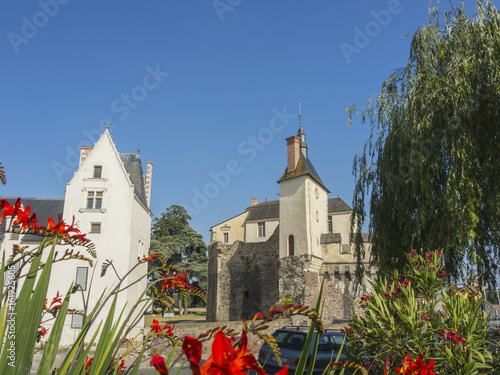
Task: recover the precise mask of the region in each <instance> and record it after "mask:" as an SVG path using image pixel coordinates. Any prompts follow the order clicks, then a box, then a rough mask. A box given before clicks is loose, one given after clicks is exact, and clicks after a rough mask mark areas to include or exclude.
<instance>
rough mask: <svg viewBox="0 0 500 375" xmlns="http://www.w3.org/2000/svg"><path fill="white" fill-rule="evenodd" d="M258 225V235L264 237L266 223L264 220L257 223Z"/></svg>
mask: <svg viewBox="0 0 500 375" xmlns="http://www.w3.org/2000/svg"><path fill="white" fill-rule="evenodd" d="M257 225H258V227H259V234H258V236H259V237H265V236H266V223H265V222H260V223H258V224H257Z"/></svg>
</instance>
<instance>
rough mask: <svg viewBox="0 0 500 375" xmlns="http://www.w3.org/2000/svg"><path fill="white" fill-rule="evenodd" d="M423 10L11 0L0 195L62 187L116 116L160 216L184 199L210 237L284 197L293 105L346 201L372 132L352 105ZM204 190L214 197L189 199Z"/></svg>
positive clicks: (403, 0)
mask: <svg viewBox="0 0 500 375" xmlns="http://www.w3.org/2000/svg"><path fill="white" fill-rule="evenodd" d="M466 4H468V7H469V9H470V11H473V4H474V2H472V1H466ZM427 6H428V2H427V1H425V0H424V1H422V0H420V1H417V0H413V1H411V0H400V1H397V0H390V1H373V0H372V1H369V0H359V1H342V2H340V1H332V0H330V1H326V0H318V1H313V2H312V1H307V2H306V1H298V0H277V1H264V0H216V1H211V0H209V1H193V0H191V1H189V0H185V1H179V0H178V1H172V0H164V1H128V0H122V1H117V0H110V1H95V0H88V1H76V0H72V1H69V0H59V1H56V0H41V1H39V2H37V1H2V2H1V3H0V85H1V90H0V124H1V130H2V136H1V139H2V142H1V145H0V162H1V163H2V164H3V165H4V167H5V170H6V173H7V185H6V186H1V185H0V195H9V196H10V195H14V196H37V197H63V196H64V190H65V184H66V183H67V182H69V180H70V179H71V176H72V173H73V171H74V170H75V169H76V167H75V164H74V163H75V156H76V155H77V154H78V153H79V149H80V146H81V145H87V144H88V138H90V139H91V140H92V142H94V141H95V139H96V137H97V134H100V133H101V132H102V131H101V129H102V126H103V124H104V123H105V122H106V121H109V122H110V127H111V130H112V131H111V135H112V137H113V140H114V142H115V143H116V146H117V149H118V151H119V152H125V153H127V152H135V151H136V150H137V147H138V144H139V143H140V146H141V157H142V160H143V166H144V167H145V162H146V161H152V162H153V163H154V170H153V185H152V200H151V208H152V211H153V214H154V215H155V216H160V214H161V213H162V212H163V211H164V210H165V209H166V208H167V207H169V206H170V205H172V204H179V205H184V206H186V207H190V208H189V209H188V212H189V213H190V214H191V216H192V222H191V224H192V227H193V228H194V229H195V230H197V231H198V232H199V233H201V234H202V235H203V236H204V238H205V239H206V240H207V241H208V239H209V229H210V227H211V226H212V225H215V224H217V223H219V222H221V221H223V220H225V219H227V218H230V217H232V216H234V215H236V214H239V213H241V212H243V211H244V209H245V207H247V206H249V205H250V199H251V198H252V197H255V198H257V199H259V200H260V201H264V200H266V199H268V200H273V199H277V197H278V196H277V193H278V192H279V186H278V184H277V183H276V181H277V180H278V179H279V178H280V176H281V174H282V173H283V171H284V169H285V167H286V143H285V138H286V137H289V136H291V135H294V134H296V132H297V128H298V121H297V118H296V116H297V114H298V103H299V101H300V102H301V103H302V116H303V126H304V129H305V132H306V135H307V143H308V146H309V156H310V159H311V160H312V162H313V164H314V166H315V168H316V170H317V171H318V173H319V175H320V176H321V178H322V180H323V182H324V183H325V185H326V186H327V187H328V188H329V189H330V191H331V192H332V196H336V195H339V196H340V197H341V198H342V199H344V200H345V201H346V202H347V203H348V204H349V205H351V203H352V192H353V187H354V178H353V176H352V161H353V157H354V155H355V154H356V153H357V152H358V151H359V150H360V148H361V147H362V145H363V143H364V142H365V141H366V139H367V137H368V134H369V129H367V128H366V127H363V126H361V125H360V123H359V122H360V121H359V118H357V119H356V121H355V123H354V125H353V127H351V128H348V127H347V114H346V107H348V106H349V105H351V104H354V103H357V102H363V101H366V100H367V99H368V98H370V97H371V96H373V95H374V94H376V93H378V92H379V91H380V88H381V84H382V82H383V80H384V78H386V77H387V76H388V75H389V74H390V73H391V71H392V70H393V69H395V68H397V67H400V66H402V65H404V64H405V62H406V61H407V58H408V51H409V44H410V41H411V37H410V36H406V37H405V35H406V34H410V33H412V32H414V31H415V30H416V29H417V28H418V27H419V26H421V25H423V24H424V23H425V22H426V21H427V19H426V14H427ZM278 114H279V115H278ZM284 114H288V115H286V116H285V115H284ZM292 115H293V118H291V116H292ZM249 137H250V138H249ZM253 137H255V138H256V139H257V140H256V141H255V138H253ZM227 168H229V170H230V171H231V173H232V175H229V177H230V179H229V181H227V179H225V180H221V181H219V186H218V188H214V186H215V185H214V184H213V177H212V176H214V175H219V176H220V175H221V174H220V173H219V172H220V171H223V170H226V169H227ZM197 191H200V192H202V193H203V194H204V195H205V197H206V195H207V194H206V193H207V192H208V193H209V194H208V195H210V196H209V197H206V200H203V199H202V198H199V197H198V198H197V199H195V198H196V197H197ZM198 195H199V194H198Z"/></svg>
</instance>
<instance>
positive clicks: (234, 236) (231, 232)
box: [210, 211, 248, 244]
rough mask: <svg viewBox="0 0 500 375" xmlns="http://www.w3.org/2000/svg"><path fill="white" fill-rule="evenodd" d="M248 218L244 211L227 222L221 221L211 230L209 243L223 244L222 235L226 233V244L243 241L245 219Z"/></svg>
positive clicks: (246, 212)
mask: <svg viewBox="0 0 500 375" xmlns="http://www.w3.org/2000/svg"><path fill="white" fill-rule="evenodd" d="M247 216H248V211H245V212H243V213H241V214H239V215H237V216H235V217H233V218H231V219H229V220H226V221H223V222H222V223H220V224H217V225H215V226H213V227H212V228H211V232H212V234H211V238H210V243H211V244H212V243H215V242H222V243H224V233H228V239H229V242H228V244H232V243H234V242H235V241H244V240H245V219H246V218H247Z"/></svg>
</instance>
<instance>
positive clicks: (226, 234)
mask: <svg viewBox="0 0 500 375" xmlns="http://www.w3.org/2000/svg"><path fill="white" fill-rule="evenodd" d="M224 243H229V233H227V232H226V233H224Z"/></svg>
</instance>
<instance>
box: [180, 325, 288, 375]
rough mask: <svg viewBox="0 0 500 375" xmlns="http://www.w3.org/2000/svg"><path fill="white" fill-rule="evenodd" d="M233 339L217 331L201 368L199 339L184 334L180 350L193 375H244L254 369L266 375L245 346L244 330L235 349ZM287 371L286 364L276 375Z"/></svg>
mask: <svg viewBox="0 0 500 375" xmlns="http://www.w3.org/2000/svg"><path fill="white" fill-rule="evenodd" d="M233 341H234V340H233V339H230V338H228V337H227V336H226V335H225V334H224V333H223V332H217V333H216V334H215V339H214V342H213V344H212V355H211V356H210V357H209V358H208V359H207V361H206V362H205V363H204V364H203V366H201V368H200V361H201V351H202V344H201V342H200V341H199V340H197V339H195V338H193V337H189V336H186V337H185V338H184V343H183V344H182V351H183V352H184V354H185V355H186V356H187V358H188V360H189V363H190V365H191V370H193V374H194V375H246V372H245V371H246V370H254V371H257V372H258V373H259V374H260V375H266V373H265V371H264V370H263V369H262V367H260V366H259V365H258V364H257V360H256V359H255V357H254V355H253V354H252V352H250V351H249V350H248V348H247V345H248V338H247V334H246V332H245V331H244V330H243V332H242V334H241V342H240V344H239V345H238V347H237V348H236V349H235V348H233ZM287 372H288V366H285V367H284V368H283V369H281V371H280V372H279V373H278V374H277V375H287Z"/></svg>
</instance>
